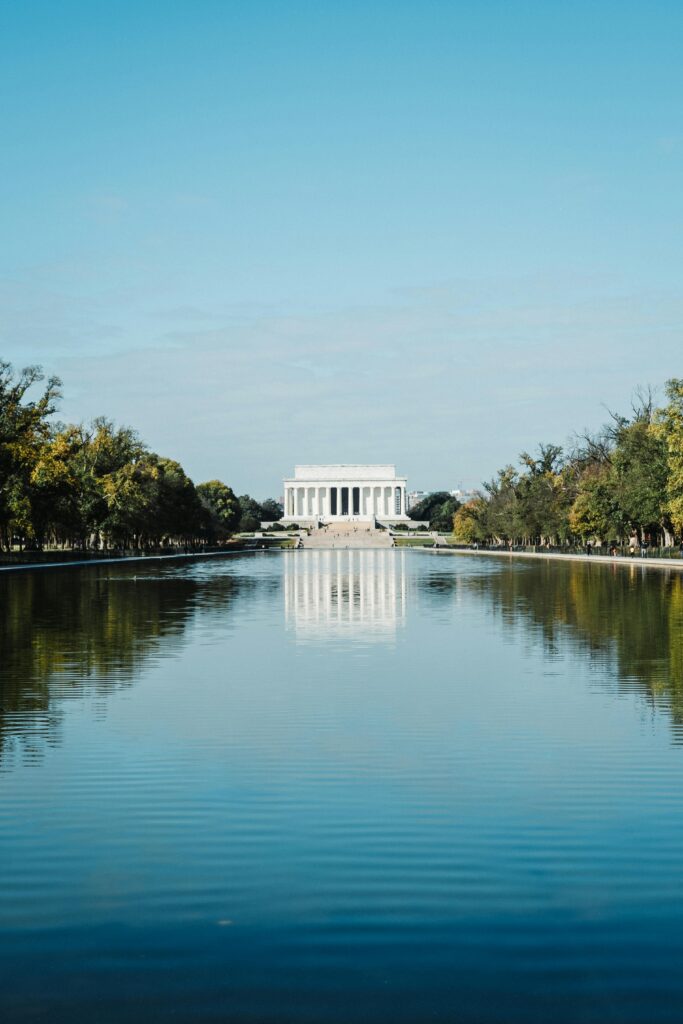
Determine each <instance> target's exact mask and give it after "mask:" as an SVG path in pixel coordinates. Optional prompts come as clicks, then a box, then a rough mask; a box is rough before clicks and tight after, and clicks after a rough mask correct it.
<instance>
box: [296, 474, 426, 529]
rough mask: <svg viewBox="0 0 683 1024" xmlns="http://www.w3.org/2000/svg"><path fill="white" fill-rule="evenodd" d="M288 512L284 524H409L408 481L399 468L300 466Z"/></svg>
mask: <svg viewBox="0 0 683 1024" xmlns="http://www.w3.org/2000/svg"><path fill="white" fill-rule="evenodd" d="M284 510H285V511H284V516H283V518H282V522H283V523H287V522H290V523H311V522H313V523H336V522H373V521H375V520H379V522H381V523H405V522H408V515H407V512H406V478H405V477H404V476H397V475H396V467H395V466H361V465H332V466H296V467H295V469H294V476H293V477H290V478H289V479H287V480H285V481H284Z"/></svg>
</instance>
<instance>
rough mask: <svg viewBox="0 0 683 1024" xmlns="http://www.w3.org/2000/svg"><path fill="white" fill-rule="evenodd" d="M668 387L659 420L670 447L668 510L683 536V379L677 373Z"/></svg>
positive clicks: (667, 459)
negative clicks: (666, 401) (666, 399)
mask: <svg viewBox="0 0 683 1024" xmlns="http://www.w3.org/2000/svg"><path fill="white" fill-rule="evenodd" d="M665 390H666V397H667V398H668V399H669V401H668V404H667V405H666V406H665V408H664V409H662V410H661V412H660V414H659V416H658V417H657V419H656V423H657V429H658V433H659V434H660V436H661V438H662V440H663V443H664V446H665V449H666V465H667V484H666V511H667V513H668V515H669V516H670V518H671V522H672V524H673V527H674V529H675V531H676V533H677V534H678V535H679V536H683V379H681V378H676V377H673V378H672V379H671V380H669V381H667V383H666V389H665Z"/></svg>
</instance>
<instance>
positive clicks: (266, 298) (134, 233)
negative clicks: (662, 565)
mask: <svg viewBox="0 0 683 1024" xmlns="http://www.w3.org/2000/svg"><path fill="white" fill-rule="evenodd" d="M681 52H683V5H681V4H680V3H673V2H672V3H663V2H656V0H655V2H650V3H645V2H641V3H629V2H628V0H626V2H624V0H622V2H619V3H612V2H609V0H603V2H600V3H599V4H596V3H583V2H574V3H571V4H566V3H559V2H549V0H546V2H543V3H521V2H520V3H517V2H514V0H508V2H505V3H496V2H474V0H471V2H468V3H458V2H455V0H451V2H436V3H433V2H429V0H420V2H417V0H415V2H411V3H406V2H401V0H393V2H391V3H384V2H381V0H377V2H374V3H372V2H356V0H346V2H335V0H327V2H323V3H321V2H318V3H297V2H287V0H279V2H259V0H253V2H250V3H231V2H229V0H224V2H212V0H194V2H190V0H186V2H183V3H179V2H176V3H174V2H171V0H166V2H165V3H164V4H159V3H152V2H150V0H137V2H136V3H127V2H125V0H118V2H116V3H114V2H92V0H91V2H88V3H75V2H69V0H62V2H60V3H54V2H50V3H42V2H38V0H34V2H32V0H26V2H25V3H21V4H17V3H11V2H8V0H5V2H4V3H2V2H0V90H1V91H0V97H1V100H2V102H1V103H0V132H1V135H0V139H1V140H2V144H1V145H0V186H1V187H0V237H1V238H2V245H0V354H1V355H2V356H4V357H5V358H9V359H11V360H12V361H13V362H15V363H16V364H18V365H23V364H25V363H28V362H40V363H42V364H43V365H44V366H45V368H46V369H47V370H49V371H50V372H57V373H59V374H60V375H61V376H62V377H63V379H64V385H65V388H64V392H65V395H64V401H63V405H62V417H63V418H65V419H73V420H80V419H87V418H89V417H92V416H94V415H97V414H100V413H106V414H108V415H110V416H111V417H113V418H114V419H115V420H117V421H119V422H124V423H130V424H132V425H133V426H136V427H137V428H138V429H139V430H140V432H141V434H142V435H143V437H144V438H145V439H146V440H147V441H148V443H149V444H150V445H151V446H152V447H153V448H154V449H155V450H157V451H159V452H161V453H162V454H166V455H170V456H173V457H176V458H178V459H180V461H181V462H182V463H183V464H184V465H185V467H186V469H187V470H188V472H189V473H190V474H191V475H192V476H193V477H194V478H195V479H196V480H197V481H199V480H203V479H206V478H212V477H220V478H222V479H224V480H226V482H228V483H230V484H231V485H233V486H234V487H235V488H236V489H237V490H239V491H240V492H244V491H247V490H248V491H250V492H252V493H254V494H256V495H257V496H261V497H264V496H266V495H268V494H273V493H275V494H277V493H279V492H280V480H281V478H282V476H283V475H286V474H288V473H289V472H291V469H292V466H293V464H294V463H295V462H328V461H329V462H357V461H361V462H375V461H376V462H384V461H389V462H396V463H397V465H398V468H399V471H400V472H402V473H406V474H408V478H409V486H415V487H425V488H436V487H452V486H457V485H458V484H460V483H463V484H465V485H466V486H467V485H476V484H478V483H479V482H480V481H481V480H482V479H483V478H487V477H489V476H491V475H492V474H493V472H494V471H495V469H496V468H497V467H498V466H500V465H503V464H504V463H506V462H509V461H514V460H515V458H516V456H517V455H518V453H519V452H520V451H522V450H523V449H529V448H532V447H533V446H534V445H535V444H536V443H537V442H538V441H554V442H557V443H563V442H565V441H566V440H567V438H568V437H569V436H570V435H571V433H572V432H573V431H574V430H580V429H582V428H584V427H593V426H597V425H598V424H599V423H600V422H601V421H602V419H603V418H604V417H605V415H606V414H605V411H604V406H605V405H607V406H609V407H611V408H628V405H629V399H630V395H631V392H632V390H633V389H634V387H635V386H636V385H638V384H641V383H650V384H653V385H655V386H658V385H661V384H662V383H663V382H664V381H665V380H666V378H667V377H670V376H674V375H675V376H681V375H683V355H682V353H683V343H682V342H683V339H682V327H683V292H682V288H681V267H682V266H683V259H682V257H683V230H682V227H683V224H682V221H683V189H682V188H681V182H682V181H683V102H682V101H683V62H682V61H681V58H680V54H681Z"/></svg>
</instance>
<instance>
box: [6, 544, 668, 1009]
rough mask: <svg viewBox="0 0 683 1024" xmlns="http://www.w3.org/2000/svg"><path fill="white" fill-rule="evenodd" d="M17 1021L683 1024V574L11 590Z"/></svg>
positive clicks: (499, 570) (11, 971)
mask: <svg viewBox="0 0 683 1024" xmlns="http://www.w3.org/2000/svg"><path fill="white" fill-rule="evenodd" d="M0 604H1V611H0V658H1V669H0V672H1V676H0V687H1V698H2V699H1V705H2V710H1V712H0V964H1V972H2V978H1V982H2V984H1V986H0V1017H1V1019H2V1020H3V1021H7V1022H14V1021H45V1022H50V1024H53V1022H62V1021H64V1022H69V1024H73V1022H76V1024H80V1022H81V1021H83V1022H85V1021H87V1022H103V1024H109V1022H117V1024H118V1022H124V1021H125V1022H126V1024H128V1022H132V1024H137V1022H143V1021H144V1022H152V1021H154V1022H156V1021H165V1020H167V1019H171V1020H173V1021H183V1022H184V1021H187V1022H190V1021H192V1022H195V1021H238V1022H242V1021H245V1022H274V1021H277V1022H289V1021H292V1022H299V1021H301V1022H340V1024H341V1022H345V1024H346V1022H354V1021H359V1022H360V1021H362V1022H385V1021H386V1022H399V1024H400V1022H422V1021H427V1020H443V1021H449V1022H450V1021H457V1022H486V1024H489V1022H490V1024H496V1022H499V1021H500V1022H520V1024H521V1022H524V1024H527V1022H533V1021H538V1022H543V1024H547V1022H550V1021H553V1022H570V1021H571V1022H576V1021H582V1022H592V1021H596V1022H597V1021H600V1022H604V1021H615V1022H619V1024H628V1022H641V1021H642V1022H643V1024H645V1022H647V1024H654V1022H658V1021H671V1022H674V1021H675V1022H679V1021H681V1020H682V1019H683V970H682V965H683V927H682V926H683V813H682V812H683V785H682V783H683V747H682V746H681V743H680V741H681V738H682V737H683V575H677V574H676V573H675V572H672V573H671V574H669V573H666V572H658V571H651V570H650V571H647V570H640V569H639V570H631V569H628V568H626V567H623V566H614V567H612V566H610V567H606V566H602V565H587V564H586V565H584V564H564V563H558V562H549V563H533V564H529V563H520V562H513V563H510V562H507V561H505V560H502V561H501V560H496V559H493V558H475V557H452V556H451V557H449V556H438V555H429V554H426V553H420V552H409V551H408V552H406V551H400V550H399V551H381V552H380V551H377V552H372V551H368V552H355V553H354V552H342V551H334V552H306V551H302V552H282V553H278V554H275V553H258V554H253V555H249V556H239V557H228V558H218V559H206V560H203V561H187V562H181V563H177V562H175V563H166V564H164V563H149V564H147V565H143V566H142V567H140V565H139V564H138V563H136V564H135V565H129V566H124V565H121V566H118V565H113V566H112V565H110V566H102V567H99V568H96V567H94V566H91V567H87V568H84V569H58V570H52V571H48V572H35V573H21V574H20V573H16V574H2V575H0Z"/></svg>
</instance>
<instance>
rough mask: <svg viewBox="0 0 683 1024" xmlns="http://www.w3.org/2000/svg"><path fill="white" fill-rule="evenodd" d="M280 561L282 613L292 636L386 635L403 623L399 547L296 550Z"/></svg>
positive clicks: (402, 563)
mask: <svg viewBox="0 0 683 1024" xmlns="http://www.w3.org/2000/svg"><path fill="white" fill-rule="evenodd" d="M284 562H285V566H284V584H285V587H284V589H285V619H286V622H287V626H288V627H290V628H291V627H293V628H294V629H295V631H296V634H297V639H301V640H308V639H310V640H317V639H323V640H324V639H342V638H345V637H355V638H363V639H368V640H380V641H382V640H392V639H393V638H394V636H395V635H396V627H397V626H402V625H403V624H404V622H405V615H406V574H405V552H403V551H395V550H388V551H382V550H375V551H353V550H339V551H297V552H296V553H294V552H292V553H291V554H290V555H288V556H286V557H285V559H284Z"/></svg>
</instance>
